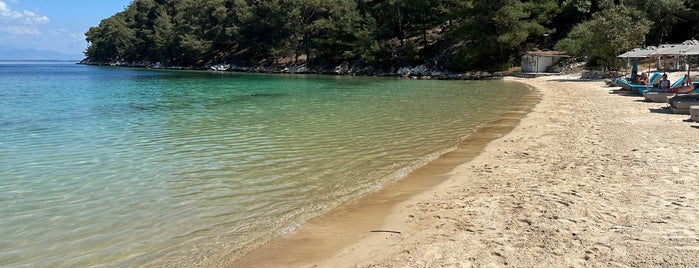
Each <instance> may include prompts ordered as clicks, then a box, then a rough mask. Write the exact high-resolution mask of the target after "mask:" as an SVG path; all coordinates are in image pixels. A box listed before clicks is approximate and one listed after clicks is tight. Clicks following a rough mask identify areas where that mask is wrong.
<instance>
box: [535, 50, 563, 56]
mask: <svg viewBox="0 0 699 268" xmlns="http://www.w3.org/2000/svg"><path fill="white" fill-rule="evenodd" d="M526 54H527V55H532V56H551V57H570V56H569V55H566V54H565V52H562V51H555V50H534V51H527V52H526Z"/></svg>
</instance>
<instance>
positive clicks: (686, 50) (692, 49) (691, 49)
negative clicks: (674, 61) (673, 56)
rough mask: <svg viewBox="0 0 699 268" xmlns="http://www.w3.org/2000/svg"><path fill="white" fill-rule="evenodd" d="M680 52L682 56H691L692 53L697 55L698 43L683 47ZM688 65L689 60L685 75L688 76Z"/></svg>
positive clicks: (698, 53)
mask: <svg viewBox="0 0 699 268" xmlns="http://www.w3.org/2000/svg"><path fill="white" fill-rule="evenodd" d="M680 53H682V55H684V56H693V55H699V45H689V46H687V47H685V48H684V50H682V51H681V52H680ZM690 67H691V66H689V60H687V77H688V78H689V70H691V68H690Z"/></svg>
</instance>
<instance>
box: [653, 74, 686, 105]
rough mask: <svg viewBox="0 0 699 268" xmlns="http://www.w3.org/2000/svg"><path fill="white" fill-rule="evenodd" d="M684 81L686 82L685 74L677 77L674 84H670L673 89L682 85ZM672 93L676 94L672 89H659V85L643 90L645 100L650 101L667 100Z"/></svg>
mask: <svg viewBox="0 0 699 268" xmlns="http://www.w3.org/2000/svg"><path fill="white" fill-rule="evenodd" d="M683 82H684V76H682V77H680V79H677V81H675V82H674V83H672V85H670V88H671V89H672V88H677V87H679V86H680V85H682V83H683ZM672 95H675V93H674V92H671V91H664V92H663V91H661V90H660V89H658V88H657V87H652V88H648V89H646V90H644V91H643V98H644V101H648V102H666V101H667V97H669V96H672Z"/></svg>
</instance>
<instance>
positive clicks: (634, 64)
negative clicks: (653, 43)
mask: <svg viewBox="0 0 699 268" xmlns="http://www.w3.org/2000/svg"><path fill="white" fill-rule="evenodd" d="M637 72H638V64H637V63H636V58H633V65H632V66H631V73H632V74H635V73H637Z"/></svg>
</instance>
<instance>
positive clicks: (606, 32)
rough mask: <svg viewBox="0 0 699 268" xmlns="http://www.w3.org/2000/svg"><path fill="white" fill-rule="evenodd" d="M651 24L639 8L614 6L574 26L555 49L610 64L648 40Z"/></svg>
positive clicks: (605, 64) (602, 63)
mask: <svg viewBox="0 0 699 268" xmlns="http://www.w3.org/2000/svg"><path fill="white" fill-rule="evenodd" d="M650 25H651V22H650V21H649V20H648V19H646V18H645V17H644V16H643V15H642V13H640V12H639V11H638V10H636V9H634V8H630V7H625V6H613V7H610V8H607V9H604V10H602V11H600V12H598V13H595V14H594V16H592V19H591V20H589V21H585V22H583V23H580V24H578V25H577V26H575V27H574V28H573V29H572V30H571V32H570V33H569V34H568V37H566V38H564V39H563V40H561V41H560V42H558V44H556V49H558V50H564V51H566V52H568V53H570V54H573V55H580V56H583V55H585V56H588V57H589V58H590V61H591V62H597V63H599V64H600V65H603V66H605V67H611V66H613V64H614V58H615V57H616V55H619V54H621V53H623V52H624V51H628V50H630V49H632V48H635V47H639V46H641V45H642V44H643V43H644V42H645V36H646V34H647V33H648V31H649V29H650Z"/></svg>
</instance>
